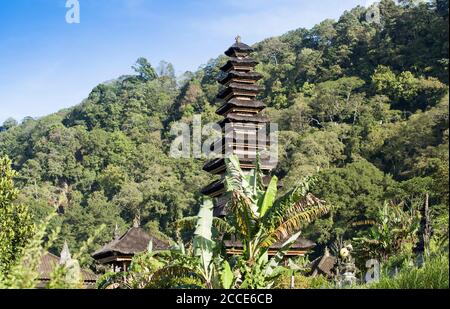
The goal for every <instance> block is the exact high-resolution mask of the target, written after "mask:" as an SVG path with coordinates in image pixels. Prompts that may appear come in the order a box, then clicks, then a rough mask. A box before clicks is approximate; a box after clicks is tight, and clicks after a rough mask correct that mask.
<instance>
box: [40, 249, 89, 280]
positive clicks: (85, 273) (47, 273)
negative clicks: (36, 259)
mask: <svg viewBox="0 0 450 309" xmlns="http://www.w3.org/2000/svg"><path fill="white" fill-rule="evenodd" d="M59 263H60V258H59V257H58V256H56V255H54V254H51V253H50V252H48V253H47V254H44V255H43V256H42V257H41V261H40V264H39V277H38V280H39V281H48V280H50V277H51V274H52V272H53V270H54V269H55V267H56V266H57V265H58V264H59ZM81 275H82V277H83V280H84V282H85V284H89V283H91V284H93V283H95V282H96V281H97V275H95V274H94V273H93V272H91V271H89V270H86V269H81Z"/></svg>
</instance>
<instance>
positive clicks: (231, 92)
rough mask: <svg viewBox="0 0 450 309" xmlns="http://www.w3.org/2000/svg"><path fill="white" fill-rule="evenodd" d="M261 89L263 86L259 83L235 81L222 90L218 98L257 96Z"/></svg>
mask: <svg viewBox="0 0 450 309" xmlns="http://www.w3.org/2000/svg"><path fill="white" fill-rule="evenodd" d="M261 90H262V88H261V87H260V86H257V85H252V84H244V83H236V82H233V83H230V84H229V85H228V86H227V87H226V88H225V89H223V90H222V91H220V92H219V94H218V95H217V98H218V99H223V100H226V99H227V98H229V97H230V96H245V97H256V96H257V95H258V93H259V92H260V91H261ZM230 98H232V97H230Z"/></svg>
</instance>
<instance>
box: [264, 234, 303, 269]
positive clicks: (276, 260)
mask: <svg viewBox="0 0 450 309" xmlns="http://www.w3.org/2000/svg"><path fill="white" fill-rule="evenodd" d="M300 234H301V232H297V233H295V234H294V235H292V236H291V237H290V238H289V239H288V240H286V241H285V242H284V243H283V245H282V246H281V249H279V250H278V252H277V254H276V255H275V256H274V257H272V258H271V259H270V260H269V262H268V263H267V265H266V267H265V269H264V274H265V275H266V276H268V277H271V276H274V271H275V269H276V268H277V267H278V266H279V265H280V263H281V262H282V261H283V258H284V257H285V255H286V254H287V252H288V251H289V249H290V248H291V246H292V244H294V243H295V242H296V241H297V239H298V238H299V237H300Z"/></svg>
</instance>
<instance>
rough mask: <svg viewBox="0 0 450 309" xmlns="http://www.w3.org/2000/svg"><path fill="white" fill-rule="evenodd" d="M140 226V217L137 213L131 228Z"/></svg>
mask: <svg viewBox="0 0 450 309" xmlns="http://www.w3.org/2000/svg"><path fill="white" fill-rule="evenodd" d="M140 225H141V215H140V214H139V213H137V214H136V215H135V216H134V220H133V227H139V226H140Z"/></svg>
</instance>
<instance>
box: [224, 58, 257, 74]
mask: <svg viewBox="0 0 450 309" xmlns="http://www.w3.org/2000/svg"><path fill="white" fill-rule="evenodd" d="M256 65H258V61H256V60H254V59H251V58H237V57H233V58H230V59H229V60H228V61H227V62H226V63H225V64H224V65H223V66H222V67H221V68H220V70H221V71H223V72H229V71H230V70H233V69H236V68H241V69H244V68H245V70H251V69H252V68H254V67H255V66H256Z"/></svg>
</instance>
